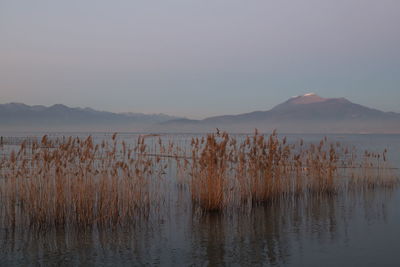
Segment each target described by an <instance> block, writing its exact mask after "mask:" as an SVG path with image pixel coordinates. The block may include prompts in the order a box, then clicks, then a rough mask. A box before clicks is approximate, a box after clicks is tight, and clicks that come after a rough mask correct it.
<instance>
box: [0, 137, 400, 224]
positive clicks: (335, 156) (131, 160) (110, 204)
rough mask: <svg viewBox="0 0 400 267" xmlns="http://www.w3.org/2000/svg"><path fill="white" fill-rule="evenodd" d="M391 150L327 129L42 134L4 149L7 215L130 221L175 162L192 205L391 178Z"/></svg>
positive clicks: (10, 220)
mask: <svg viewBox="0 0 400 267" xmlns="http://www.w3.org/2000/svg"><path fill="white" fill-rule="evenodd" d="M152 137H157V138H158V139H157V140H158V141H157V142H156V143H154V147H151V146H149V145H148V144H147V143H146V142H145V139H146V138H152ZM187 150H189V151H190V155H187V153H188V151H187ZM386 154H387V151H386V150H385V151H384V152H383V153H382V154H376V153H375V154H374V153H369V152H365V153H364V155H363V157H362V158H361V159H358V158H357V157H356V155H357V152H356V151H355V150H354V149H348V148H346V147H342V145H341V144H339V143H329V142H328V140H327V139H326V138H324V139H323V140H321V142H319V143H318V144H310V145H306V144H304V142H303V141H301V140H300V141H299V142H297V143H288V142H287V140H286V138H282V139H280V138H278V135H277V134H276V132H274V133H272V134H271V135H270V136H264V135H260V134H259V133H258V132H257V131H256V132H255V134H254V135H253V136H247V137H245V138H244V139H240V138H237V137H232V136H230V135H229V134H227V133H219V132H218V133H213V134H209V135H207V136H206V137H196V138H193V139H192V140H191V144H190V145H189V146H188V147H187V146H186V145H180V146H177V145H174V143H173V142H171V141H170V142H168V144H163V142H162V140H161V138H160V137H158V136H150V135H147V136H140V137H139V138H138V139H137V142H136V144H134V145H133V146H131V145H129V144H127V143H126V142H125V141H122V142H118V141H117V137H116V134H114V135H113V136H112V138H111V140H109V141H102V142H101V143H95V142H94V141H93V138H92V137H88V138H86V139H80V138H72V137H69V138H63V139H62V140H61V139H56V140H50V138H48V136H43V138H42V139H41V141H40V142H38V141H32V142H22V143H21V145H20V148H19V150H18V151H12V152H11V153H9V155H7V156H3V157H2V158H1V159H0V200H1V202H0V214H1V218H0V220H1V221H0V223H1V224H2V225H5V226H7V227H15V226H25V225H28V226H32V227H36V228H44V229H47V228H49V227H64V228H66V227H72V226H78V227H93V226H94V225H96V226H98V227H101V226H104V227H115V226H124V225H132V224H135V223H136V222H137V221H140V220H141V219H145V218H147V217H148V216H149V215H150V214H151V213H152V212H153V213H154V212H155V213H157V212H159V210H160V209H161V205H162V204H163V203H164V202H165V199H164V198H163V196H164V193H165V192H163V191H165V187H164V184H163V183H164V180H163V179H162V178H163V177H164V176H165V174H166V171H167V169H169V170H168V171H170V170H171V168H176V173H177V178H176V179H175V182H176V184H177V185H178V187H179V188H180V189H188V190H189V192H190V194H189V199H188V200H189V201H190V200H191V201H192V203H193V205H194V208H195V209H197V208H198V209H200V210H201V211H207V212H210V211H214V212H215V211H217V212H220V211H224V210H226V209H227V208H230V207H240V208H251V207H252V206H253V205H260V204H263V203H274V202H275V201H281V200H288V199H293V198H296V197H307V196H310V195H315V194H316V195H334V194H337V193H339V192H349V191H365V190H370V189H374V188H378V187H384V188H393V187H394V186H395V185H397V178H396V177H395V175H394V174H393V173H392V172H391V171H390V169H389V168H388V165H387V156H386ZM163 188H164V189H163Z"/></svg>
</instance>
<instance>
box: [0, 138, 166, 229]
mask: <svg viewBox="0 0 400 267" xmlns="http://www.w3.org/2000/svg"><path fill="white" fill-rule="evenodd" d="M147 150H148V148H147V145H146V144H145V142H144V138H143V137H139V139H138V142H137V144H136V145H135V146H134V147H132V148H131V147H129V146H128V145H127V144H126V143H125V142H122V143H118V142H117V140H116V135H114V136H113V137H112V140H111V142H110V143H109V142H105V141H103V142H102V143H100V144H94V142H93V139H92V137H88V138H86V139H80V138H72V137H70V138H68V140H65V142H57V141H56V142H53V141H50V140H48V138H47V136H44V137H43V138H42V140H41V142H34V143H33V144H32V145H31V146H29V147H28V146H27V145H26V144H25V143H22V144H21V146H20V149H19V151H18V152H14V151H13V152H11V154H10V155H9V157H8V158H7V159H3V160H2V163H1V165H0V167H1V174H0V177H1V179H0V199H1V200H0V201H1V206H0V213H1V214H2V217H1V220H2V223H3V224H4V225H8V226H16V225H18V226H20V225H28V226H33V227H38V228H48V227H72V226H80V227H81V226H82V227H87V226H93V225H97V226H118V225H125V224H132V223H134V222H135V221H138V220H139V219H140V218H144V217H146V216H149V214H150V212H151V209H152V208H153V207H157V205H160V203H161V199H160V196H159V191H158V190H159V186H160V185H159V183H160V182H159V181H157V183H155V182H154V181H155V178H154V177H161V176H162V175H163V168H164V165H162V164H157V163H160V159H157V158H154V157H149V156H147V155H146V152H147Z"/></svg>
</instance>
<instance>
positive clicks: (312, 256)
mask: <svg viewBox="0 0 400 267" xmlns="http://www.w3.org/2000/svg"><path fill="white" fill-rule="evenodd" d="M0 135H1V133H0ZM4 135H5V134H4ZM18 135H19V136H21V137H23V136H34V135H35V134H34V133H33V134H32V133H31V134H27V133H13V136H18ZM37 135H40V134H37ZM62 135H63V134H62V133H61V134H58V136H62ZM65 135H68V134H65ZM75 135H80V136H84V135H87V134H86V133H77V134H75ZM109 136H110V135H108V134H96V135H94V137H95V138H97V139H98V140H101V139H103V138H105V137H109ZM133 136H134V135H133V134H122V135H121V137H122V138H124V139H127V140H129V139H130V138H132V140H133V139H134V138H133ZM163 138H165V139H168V138H171V135H169V136H164V137H163ZM172 138H173V139H174V140H180V142H182V143H183V144H185V143H186V142H188V140H190V138H191V136H188V135H179V136H172ZM288 138H289V141H295V140H298V139H299V138H303V139H304V141H305V142H318V141H319V140H320V139H321V138H323V136H321V135H289V136H288ZM329 140H331V141H333V142H336V141H339V142H341V143H343V144H347V145H352V146H353V145H354V146H356V147H357V149H358V150H359V151H363V150H365V149H367V150H370V151H375V152H382V151H383V150H384V149H385V148H388V149H389V153H388V155H389V159H390V160H391V162H392V165H393V166H394V167H400V135H332V136H329ZM171 188H172V187H171ZM183 194H184V193H183ZM182 199H185V196H182V195H180V193H178V192H177V191H176V190H175V191H174V190H172V191H171V194H170V197H169V203H168V208H167V211H165V210H162V211H160V214H158V215H157V216H154V218H153V219H151V220H149V221H143V222H141V223H140V224H138V225H136V226H133V227H132V228H131V229H114V230H112V229H97V228H95V229H91V230H86V231H79V230H74V231H49V232H32V231H26V230H25V229H19V230H15V231H11V230H9V229H1V232H0V266H29V265H30V266H36V265H44V266H78V265H85V266H97V265H101V266H123V265H125V266H158V265H159V266H225V265H226V266H400V227H399V225H400V208H399V205H398V203H400V190H398V189H396V190H394V191H385V190H376V191H374V192H365V193H363V194H358V195H353V194H350V195H339V196H337V197H316V196H315V197H311V198H309V199H293V200H292V201H285V202H281V203H278V202H277V203H271V204H270V205H268V206H266V207H257V208H253V210H251V211H249V210H246V211H237V212H232V213H231V214H230V215H224V216H223V215H218V214H211V215H206V216H201V215H199V214H197V213H195V214H193V213H192V210H191V207H190V204H189V203H185V201H182ZM180 200H181V201H180Z"/></svg>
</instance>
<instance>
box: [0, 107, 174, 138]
mask: <svg viewBox="0 0 400 267" xmlns="http://www.w3.org/2000/svg"><path fill="white" fill-rule="evenodd" d="M174 119H179V117H174V116H169V115H165V114H142V113H112V112H106V111H97V110H94V109H91V108H71V107H67V106H65V105H61V104H56V105H53V106H50V107H46V106H29V105H25V104H22V103H8V104H2V105H1V104H0V130H3V131H33V130H35V131H36V130H37V131H48V130H54V131H144V130H145V129H146V128H148V127H149V126H151V125H153V124H158V123H161V122H166V121H168V120H174Z"/></svg>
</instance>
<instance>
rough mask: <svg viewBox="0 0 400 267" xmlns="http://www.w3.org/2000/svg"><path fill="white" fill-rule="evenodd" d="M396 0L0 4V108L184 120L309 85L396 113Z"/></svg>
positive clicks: (268, 101)
mask: <svg viewBox="0 0 400 267" xmlns="http://www.w3.org/2000/svg"><path fill="white" fill-rule="evenodd" d="M399 10H400V1H398V0H380V1H376V0H335V1H333V0H329V1H328V0H302V1H294V0H292V1H288V0H279V1H278V0H275V1H272V0H251V1H245V0H162V1H161V0H160V1H157V0H135V1H132V0H129V1H128V0H126V1H123V0H115V1H108V0H107V1H106V0H84V1H81V0H79V1H78V0H69V1H54V0H48V1H44V0H35V1H30V0H26V1H22V0H21V1H20V0H0V103H8V102H23V103H26V104H30V105H33V104H41V105H52V104H55V103H62V104H66V105H69V106H73V107H78V106H79V107H92V108H95V109H99V110H107V111H114V112H125V111H126V112H127V111H130V112H144V113H167V114H170V115H179V116H185V117H189V118H197V119H198V118H204V117H207V116H213V115H223V114H238V113H243V112H251V111H254V110H268V109H270V108H272V107H273V106H275V105H277V104H279V103H281V102H283V101H285V100H287V99H288V98H290V97H291V96H295V95H302V94H305V93H308V92H315V93H317V94H318V95H320V96H322V97H346V98H348V99H349V100H351V101H353V102H356V103H359V104H362V105H366V106H369V107H373V108H378V109H381V110H384V111H395V112H400V26H399V25H400V16H399Z"/></svg>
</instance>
